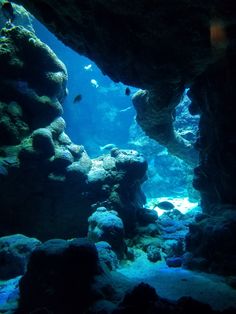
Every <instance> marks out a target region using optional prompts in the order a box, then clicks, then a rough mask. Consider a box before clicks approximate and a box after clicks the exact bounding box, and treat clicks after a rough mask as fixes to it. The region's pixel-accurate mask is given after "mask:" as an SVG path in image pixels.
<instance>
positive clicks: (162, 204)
mask: <svg viewBox="0 0 236 314" xmlns="http://www.w3.org/2000/svg"><path fill="white" fill-rule="evenodd" d="M155 207H159V208H160V209H163V210H172V209H174V208H175V206H174V205H173V204H172V203H171V202H168V201H164V202H160V203H157V204H155V206H154V208H155Z"/></svg>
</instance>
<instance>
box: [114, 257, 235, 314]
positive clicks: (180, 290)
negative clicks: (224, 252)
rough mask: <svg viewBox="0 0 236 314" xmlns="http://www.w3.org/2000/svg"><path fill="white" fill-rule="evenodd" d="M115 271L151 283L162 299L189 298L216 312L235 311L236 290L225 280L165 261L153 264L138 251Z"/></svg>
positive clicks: (138, 280)
mask: <svg viewBox="0 0 236 314" xmlns="http://www.w3.org/2000/svg"><path fill="white" fill-rule="evenodd" d="M118 272H119V273H121V274H123V275H124V276H126V277H128V278H129V279H131V280H132V281H137V282H145V283H148V284H150V285H151V286H153V287H154V288H155V289H156V292H157V294H158V295H159V296H160V297H163V298H167V299H170V300H177V299H179V298H181V297H183V296H190V297H192V298H194V299H196V300H198V301H201V302H204V303H208V304H209V305H211V307H212V308H213V309H215V310H224V309H226V308H228V307H234V308H236V289H233V288H232V287H230V286H229V285H228V284H227V283H226V278H225V277H221V276H217V275H212V274H207V273H202V272H195V271H190V270H186V269H182V268H169V267H168V266H167V265H166V264H165V262H164V261H160V262H157V263H152V262H150V261H149V260H148V259H147V258H146V254H145V253H141V252H140V254H139V256H138V257H137V259H136V260H135V261H134V262H126V263H124V264H122V265H121V267H120V268H119V269H118Z"/></svg>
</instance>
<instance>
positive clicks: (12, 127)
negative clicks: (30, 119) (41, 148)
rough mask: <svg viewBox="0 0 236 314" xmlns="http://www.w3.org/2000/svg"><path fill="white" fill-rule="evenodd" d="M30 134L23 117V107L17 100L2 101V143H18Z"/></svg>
mask: <svg viewBox="0 0 236 314" xmlns="http://www.w3.org/2000/svg"><path fill="white" fill-rule="evenodd" d="M28 134H29V127H28V125H27V124H26V122H25V121H24V119H23V117H22V108H21V107H20V105H19V104H18V103H16V102H10V103H9V104H6V103H2V102H0V145H16V144H19V143H20V141H21V140H22V139H23V138H24V136H26V135H28Z"/></svg>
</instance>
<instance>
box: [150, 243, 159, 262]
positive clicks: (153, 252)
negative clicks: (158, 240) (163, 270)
mask: <svg viewBox="0 0 236 314" xmlns="http://www.w3.org/2000/svg"><path fill="white" fill-rule="evenodd" d="M147 258H148V260H149V261H150V262H154V263H155V262H157V261H160V260H161V254H160V249H159V248H158V247H156V246H154V245H149V246H148V247H147Z"/></svg>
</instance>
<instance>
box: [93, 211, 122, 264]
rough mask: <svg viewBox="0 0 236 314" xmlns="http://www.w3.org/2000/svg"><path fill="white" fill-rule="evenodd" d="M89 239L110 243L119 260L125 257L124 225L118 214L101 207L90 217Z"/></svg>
mask: <svg viewBox="0 0 236 314" xmlns="http://www.w3.org/2000/svg"><path fill="white" fill-rule="evenodd" d="M88 222H89V229H88V238H89V239H90V240H92V241H93V242H99V241H106V242H108V243H109V244H110V245H111V247H112V249H113V250H114V252H115V253H116V254H117V256H118V258H119V259H121V258H123V257H124V253H125V242H124V235H125V233H124V225H123V222H122V220H121V219H120V218H119V216H118V213H117V212H115V211H113V210H111V211H109V210H107V209H106V208H105V207H99V208H97V210H96V211H95V212H94V213H93V214H92V215H91V216H90V217H89V219H88Z"/></svg>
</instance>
